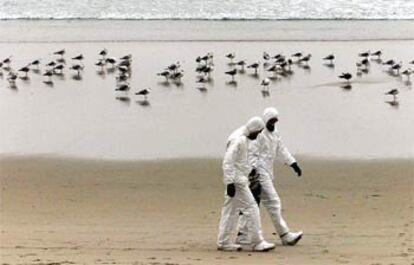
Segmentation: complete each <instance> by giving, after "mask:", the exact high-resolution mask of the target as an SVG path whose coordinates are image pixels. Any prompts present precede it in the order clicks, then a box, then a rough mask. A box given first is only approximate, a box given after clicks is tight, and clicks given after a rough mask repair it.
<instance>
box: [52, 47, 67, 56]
mask: <svg viewBox="0 0 414 265" xmlns="http://www.w3.org/2000/svg"><path fill="white" fill-rule="evenodd" d="M65 52H66V51H65V49H62V50H59V51H55V52H54V53H53V54H55V55H60V57H61V58H62V57H63V55H65Z"/></svg>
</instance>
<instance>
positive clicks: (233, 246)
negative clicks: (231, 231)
mask: <svg viewBox="0 0 414 265" xmlns="http://www.w3.org/2000/svg"><path fill="white" fill-rule="evenodd" d="M217 250H220V251H241V250H242V247H241V246H240V245H239V244H233V243H229V244H223V245H219V246H218V247H217Z"/></svg>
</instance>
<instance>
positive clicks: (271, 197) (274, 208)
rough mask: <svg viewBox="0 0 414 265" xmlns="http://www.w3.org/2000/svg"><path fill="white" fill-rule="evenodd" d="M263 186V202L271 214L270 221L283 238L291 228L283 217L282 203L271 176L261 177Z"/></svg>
mask: <svg viewBox="0 0 414 265" xmlns="http://www.w3.org/2000/svg"><path fill="white" fill-rule="evenodd" d="M260 183H261V185H262V194H261V202H262V205H263V206H264V207H265V208H266V210H267V211H268V213H269V216H270V219H271V220H272V223H273V225H274V227H275V229H276V231H277V233H278V234H279V236H282V235H284V234H286V233H288V232H289V227H288V225H287V224H286V221H285V220H284V218H283V216H282V203H281V201H280V197H279V195H278V193H277V191H276V189H275V187H274V185H273V181H272V179H271V178H270V177H269V176H261V179H260Z"/></svg>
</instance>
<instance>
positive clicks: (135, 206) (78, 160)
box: [0, 20, 414, 265]
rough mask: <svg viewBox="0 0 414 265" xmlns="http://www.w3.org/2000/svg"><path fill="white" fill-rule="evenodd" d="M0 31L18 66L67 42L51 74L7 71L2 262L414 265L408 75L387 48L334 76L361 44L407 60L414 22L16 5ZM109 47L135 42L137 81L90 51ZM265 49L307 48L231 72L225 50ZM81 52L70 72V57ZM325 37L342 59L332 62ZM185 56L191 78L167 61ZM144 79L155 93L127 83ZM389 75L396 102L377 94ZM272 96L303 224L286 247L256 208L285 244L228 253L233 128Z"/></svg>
mask: <svg viewBox="0 0 414 265" xmlns="http://www.w3.org/2000/svg"><path fill="white" fill-rule="evenodd" d="M361 28H363V29H364V30H361ZM0 36H1V40H0V57H1V58H6V57H8V56H10V55H13V57H12V59H13V63H12V67H13V68H16V69H18V68H19V67H22V66H24V65H25V64H26V63H28V62H31V61H32V60H34V59H39V58H41V59H42V64H45V63H47V62H49V61H51V60H54V59H56V56H54V55H53V52H54V51H56V50H58V49H62V48H65V49H66V51H67V56H66V57H65V66H66V68H65V70H64V72H63V73H62V74H61V75H56V76H53V85H51V86H50V85H46V84H45V83H44V81H45V77H43V76H42V75H41V74H42V73H43V71H44V69H43V68H42V69H40V70H38V71H36V70H32V71H31V72H30V73H29V76H30V78H28V79H25V80H23V79H18V80H17V81H16V88H10V86H9V84H8V82H7V80H6V78H7V73H6V72H5V71H3V72H4V73H3V74H0V120H1V122H0V131H1V137H0V185H1V190H0V228H1V235H0V252H1V253H0V254H1V255H0V261H1V262H0V264H2V265H12V264H13V265H14V264H22V265H23V264H32V265H64V264H134V265H190V264H191V265H196V264H206V265H207V264H209V265H210V264H217V265H220V264H223V265H230V264H241V265H244V264H246V265H247V264H278V265H313V264H314V265H330V264H358V265H359V264H361V265H362V264H367V265H407V264H411V265H412V264H414V166H413V165H414V145H413V144H414V124H413V122H412V117H413V113H414V93H413V90H412V83H411V81H408V80H406V79H405V78H403V77H401V75H396V74H394V73H390V72H389V71H387V69H386V68H385V67H384V66H383V65H381V63H380V62H378V61H371V64H370V69H369V71H368V73H366V74H363V75H361V76H355V77H354V78H353V79H352V81H351V82H350V85H351V88H350V89H344V88H343V86H344V83H343V82H342V81H339V80H338V75H339V74H341V73H342V72H352V73H355V62H356V61H357V60H358V59H360V58H358V55H357V54H358V53H359V52H363V51H367V50H371V51H374V50H376V49H381V50H382V51H383V52H384V56H383V57H384V60H386V59H390V58H393V59H395V60H397V62H399V61H401V62H402V63H403V64H404V68H405V67H408V63H409V62H410V61H411V60H412V59H414V53H413V50H412V47H413V45H414V21H412V20H402V21H383V20H378V21H358V20H356V21H323V20H320V21H319V20H316V21H307V20H306V21H305V20H304V21H301V20H299V21H249V22H248V21H157V20H155V21H118V20H62V21H58V20H20V21H14V20H11V21H8V20H5V21H0ZM103 48H106V49H108V51H109V53H110V56H113V57H116V58H118V57H120V56H123V55H125V54H132V56H133V60H132V77H131V79H130V80H129V82H130V85H131V87H132V88H131V91H130V92H126V93H120V92H116V91H115V87H116V82H115V75H116V73H115V70H114V69H109V67H105V68H104V69H99V68H97V67H96V66H95V65H94V63H96V61H97V59H99V55H98V52H99V51H100V50H101V49H103ZM263 51H267V52H269V53H271V54H277V53H283V54H285V55H287V56H290V55H291V54H292V53H294V52H297V51H302V52H304V53H306V54H307V53H311V54H312V59H311V61H310V62H309V65H308V66H307V67H303V65H302V66H300V65H293V66H292V70H293V73H294V74H292V75H290V76H283V77H282V76H279V77H278V78H277V79H274V80H272V82H271V84H270V88H269V95H268V96H264V94H263V93H262V92H261V86H260V81H261V80H262V79H263V78H265V77H266V76H268V75H269V73H268V72H266V71H265V69H263V68H262V67H261V68H260V70H259V75H258V76H253V75H252V73H251V72H250V71H249V70H250V69H248V70H246V71H245V72H244V73H239V74H238V75H237V77H236V79H237V85H234V84H229V82H228V81H229V80H230V79H229V76H227V75H225V74H224V72H225V71H228V70H229V69H231V67H232V66H230V65H228V60H227V58H225V55H226V54H227V53H229V52H235V53H236V54H237V59H240V60H241V59H244V60H246V61H247V62H248V63H252V62H255V61H261V63H263V61H262V59H261V58H262V54H263ZM207 52H213V53H214V56H215V58H214V72H213V74H212V80H211V82H210V83H207V84H205V87H206V90H205V91H204V92H200V91H199V90H198V89H197V88H199V84H197V83H196V82H195V81H196V78H197V77H196V73H195V72H194V69H195V68H196V66H197V63H196V62H195V58H196V57H197V56H199V55H204V54H205V53H207ZM80 53H82V54H83V55H84V56H85V60H84V61H83V64H84V65H85V69H84V70H83V72H82V76H81V78H76V76H75V73H74V72H73V71H70V70H69V69H67V68H68V67H70V66H71V65H72V63H73V62H72V61H71V59H70V58H71V57H73V56H76V55H78V54H80ZM330 53H335V55H336V57H337V58H336V59H335V65H334V67H327V66H326V65H324V63H323V61H322V58H323V57H324V56H326V55H327V54H330ZM176 61H180V63H181V65H182V68H183V70H184V71H185V72H184V74H185V75H184V77H183V83H182V84H181V85H180V86H176V85H175V84H172V83H171V84H170V83H165V82H164V80H163V79H162V78H160V77H159V76H156V73H157V72H159V71H161V70H163V69H164V68H165V67H166V66H167V65H169V64H171V63H174V62H176ZM101 70H102V71H101ZM147 87H151V88H152V92H151V94H150V96H149V104H148V105H145V106H144V105H142V104H139V100H140V99H141V98H140V97H138V96H135V95H134V93H135V92H137V91H138V90H139V89H142V88H147ZM393 88H398V89H399V91H400V93H399V95H398V104H390V103H392V102H390V100H391V98H390V97H388V96H386V95H384V93H385V92H386V91H388V90H390V89H393ZM119 96H122V97H126V98H128V100H124V101H119V100H117V97H119ZM268 106H276V107H277V108H278V110H279V112H280V113H281V116H280V125H279V126H278V128H279V130H280V132H281V135H282V137H283V139H284V142H285V143H286V145H287V146H288V147H289V150H290V151H291V152H292V153H293V154H294V155H295V157H297V158H298V161H299V162H300V165H301V167H302V169H303V171H304V175H303V177H301V178H297V177H296V176H295V175H294V174H293V172H292V171H291V169H289V168H288V167H284V166H279V167H278V168H277V170H278V177H277V180H276V187H277V190H278V191H279V194H280V196H281V198H282V202H283V207H284V216H285V218H286V220H287V222H288V224H289V226H290V227H291V228H292V230H299V229H301V230H304V231H305V236H304V238H303V239H302V241H300V244H299V245H298V246H296V247H284V246H282V245H281V243H280V241H279V240H278V239H277V238H276V236H275V235H274V234H273V233H274V229H273V227H272V225H271V223H270V220H269V218H268V216H267V214H266V213H265V212H262V223H263V228H264V233H265V238H266V239H268V240H269V241H271V242H275V243H276V244H277V246H276V249H275V251H272V252H269V253H260V254H259V253H251V252H247V251H243V252H241V253H222V252H218V251H217V250H216V245H215V243H216V236H217V226H218V221H219V217H220V209H221V205H222V203H223V190H224V188H223V185H222V182H221V181H222V172H221V157H222V156H223V152H224V146H225V139H226V138H227V136H228V135H229V134H230V132H231V131H232V130H234V129H235V128H237V127H238V126H240V125H241V124H243V123H245V122H246V120H247V119H248V118H250V117H251V116H252V115H260V114H261V113H262V111H263V109H264V108H266V107H268Z"/></svg>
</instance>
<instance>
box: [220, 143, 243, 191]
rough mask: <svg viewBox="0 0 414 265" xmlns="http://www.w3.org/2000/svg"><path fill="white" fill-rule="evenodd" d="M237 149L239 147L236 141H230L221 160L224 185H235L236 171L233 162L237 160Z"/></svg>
mask: <svg viewBox="0 0 414 265" xmlns="http://www.w3.org/2000/svg"><path fill="white" fill-rule="evenodd" d="M239 148H240V147H239V143H238V141H231V142H230V144H229V146H228V147H227V150H226V153H225V155H224V160H223V174H224V184H225V185H228V184H231V183H235V181H236V172H237V169H236V167H235V161H236V159H237V154H238V152H239Z"/></svg>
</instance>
